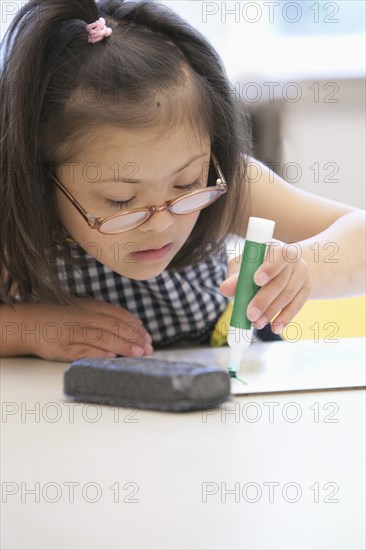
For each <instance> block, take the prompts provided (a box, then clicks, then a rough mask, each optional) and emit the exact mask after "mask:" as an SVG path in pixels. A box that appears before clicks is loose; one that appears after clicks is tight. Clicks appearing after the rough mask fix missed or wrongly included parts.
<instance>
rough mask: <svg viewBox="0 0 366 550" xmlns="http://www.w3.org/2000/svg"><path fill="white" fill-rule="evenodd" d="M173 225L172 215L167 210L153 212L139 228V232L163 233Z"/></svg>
mask: <svg viewBox="0 0 366 550" xmlns="http://www.w3.org/2000/svg"><path fill="white" fill-rule="evenodd" d="M173 223H174V214H172V213H171V212H169V210H168V209H164V210H160V211H158V212H155V213H154V214H153V215H152V216H151V218H149V219H148V220H147V221H146V222H145V223H144V224H142V225H141V226H140V231H142V232H144V233H146V232H148V231H154V232H155V233H163V232H164V231H167V230H168V229H169V227H171V226H172V225H173Z"/></svg>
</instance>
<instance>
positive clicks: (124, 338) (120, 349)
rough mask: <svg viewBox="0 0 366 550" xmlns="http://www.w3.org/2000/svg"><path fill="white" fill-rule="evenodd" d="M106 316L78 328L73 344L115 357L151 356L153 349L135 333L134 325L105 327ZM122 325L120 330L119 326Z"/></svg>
mask: <svg viewBox="0 0 366 550" xmlns="http://www.w3.org/2000/svg"><path fill="white" fill-rule="evenodd" d="M105 319H108V317H107V316H105V315H102V314H100V316H99V317H97V318H96V320H95V321H93V322H90V323H88V324H86V325H84V327H82V328H79V330H78V331H76V334H75V342H77V343H81V344H84V345H87V346H92V347H95V348H98V349H101V350H103V351H106V352H110V353H114V354H115V355H125V356H141V355H151V354H152V352H153V347H152V346H151V344H150V343H149V342H147V341H146V340H145V338H144V337H143V336H142V335H141V334H139V333H138V332H137V329H136V324H135V323H127V325H128V326H127V327H126V323H119V324H118V323H116V322H114V323H113V325H110V326H108V325H107V326H106V325H105V322H106V321H105ZM121 325H122V330H120V326H121Z"/></svg>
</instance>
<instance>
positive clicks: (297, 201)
mask: <svg viewBox="0 0 366 550" xmlns="http://www.w3.org/2000/svg"><path fill="white" fill-rule="evenodd" d="M248 183H249V188H250V194H251V210H250V213H249V214H247V216H246V219H245V220H244V224H243V225H244V226H243V231H242V232H241V234H242V235H243V236H245V232H246V225H247V221H248V217H249V215H250V216H257V217H260V218H269V219H272V220H274V221H275V222H276V226H275V232H274V239H278V240H280V241H283V242H284V243H294V244H289V246H288V252H289V257H291V259H292V260H291V261H293V260H294V254H295V257H297V258H299V259H300V258H302V259H304V260H305V261H306V263H307V265H308V268H309V274H310V280H311V285H312V286H311V291H310V294H309V296H308V299H317V298H323V299H325V298H345V297H350V296H356V295H361V294H364V293H365V264H366V259H365V249H366V247H365V212H364V211H363V210H361V209H357V208H354V207H352V206H349V205H346V204H342V203H339V202H336V201H333V200H330V199H325V198H323V197H319V196H317V195H313V194H311V193H308V192H306V191H303V190H301V189H297V188H295V187H293V186H292V185H291V184H289V183H287V182H286V181H285V180H283V179H282V178H281V177H279V176H278V175H277V174H275V173H274V172H273V171H272V170H270V169H269V168H268V167H267V166H265V165H264V164H262V163H260V162H259V161H257V160H255V159H252V160H251V163H250V165H249V171H248Z"/></svg>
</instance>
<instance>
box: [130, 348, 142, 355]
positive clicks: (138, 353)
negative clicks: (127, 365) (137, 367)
mask: <svg viewBox="0 0 366 550" xmlns="http://www.w3.org/2000/svg"><path fill="white" fill-rule="evenodd" d="M132 353H133V354H134V355H142V354H143V353H144V350H143V349H142V348H140V346H133V347H132Z"/></svg>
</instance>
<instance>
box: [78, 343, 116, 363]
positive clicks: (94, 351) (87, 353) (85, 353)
mask: <svg viewBox="0 0 366 550" xmlns="http://www.w3.org/2000/svg"><path fill="white" fill-rule="evenodd" d="M68 355H69V357H68V361H76V360H77V359H85V358H88V357H90V358H97V359H113V358H114V357H117V355H116V354H115V353H111V352H108V351H105V350H103V349H100V348H95V347H84V346H78V345H76V346H70V348H69V354H68Z"/></svg>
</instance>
